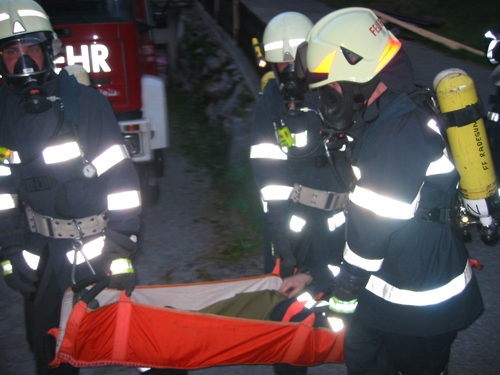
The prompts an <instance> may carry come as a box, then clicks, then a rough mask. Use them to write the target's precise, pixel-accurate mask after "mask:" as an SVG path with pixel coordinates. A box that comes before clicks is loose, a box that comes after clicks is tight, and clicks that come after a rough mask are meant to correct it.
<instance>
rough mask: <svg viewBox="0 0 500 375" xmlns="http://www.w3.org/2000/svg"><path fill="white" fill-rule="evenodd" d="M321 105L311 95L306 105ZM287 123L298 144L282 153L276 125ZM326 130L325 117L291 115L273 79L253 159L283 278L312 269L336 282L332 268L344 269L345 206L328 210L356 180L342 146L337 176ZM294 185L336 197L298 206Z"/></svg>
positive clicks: (261, 108)
mask: <svg viewBox="0 0 500 375" xmlns="http://www.w3.org/2000/svg"><path fill="white" fill-rule="evenodd" d="M315 102H317V93H315V92H311V93H307V94H306V101H305V106H306V107H309V108H311V109H314V110H315V109H316V108H317V105H316V104H315ZM281 121H283V123H284V124H285V125H286V126H287V127H288V129H289V130H290V133H291V135H292V136H293V138H294V139H295V143H294V145H293V146H291V147H286V148H281V149H280V147H279V142H278V139H277V134H276V129H275V128H274V126H273V122H274V123H277V124H279V123H280V122H281ZM321 126H322V122H321V120H320V118H319V116H318V115H317V114H316V113H314V112H313V111H311V112H308V113H302V114H301V115H299V116H296V117H290V116H288V115H287V114H285V104H284V101H283V97H282V94H281V93H280V92H279V89H278V86H277V84H276V81H275V80H270V81H269V82H268V84H267V85H266V88H265V90H264V93H263V95H262V97H261V98H259V100H258V102H257V105H256V108H255V112H254V120H253V127H252V132H251V155H250V157H251V163H252V167H253V171H254V176H255V181H256V183H257V186H258V188H259V190H260V192H261V198H262V201H263V205H264V212H265V216H266V222H267V226H268V227H267V228H266V229H267V231H268V233H269V238H270V241H271V242H272V245H273V247H274V253H275V256H276V257H280V259H281V262H282V265H283V264H285V265H286V266H285V267H282V276H288V275H289V273H290V272H291V270H292V269H293V268H294V267H296V268H299V269H302V270H303V271H304V270H306V269H307V270H308V271H309V272H310V273H311V275H312V276H313V277H314V279H315V281H317V282H320V281H322V280H327V279H329V278H330V277H331V273H330V271H328V268H327V265H328V264H332V265H333V264H337V265H338V264H339V262H340V260H341V257H342V249H343V247H344V225H343V223H344V221H345V220H344V215H343V207H340V206H338V205H337V206H336V207H334V208H333V209H330V208H331V206H329V207H328V208H326V207H325V206H326V205H328V204H330V203H331V202H332V199H333V197H334V196H335V195H337V194H338V193H346V192H347V190H348V186H349V183H350V179H351V176H352V172H351V168H350V165H349V164H348V162H347V160H346V158H345V155H344V154H343V153H342V152H339V151H337V150H336V149H337V148H338V147H340V146H339V145H334V147H331V151H330V152H331V154H332V162H333V163H334V165H335V169H334V170H335V173H334V170H333V169H332V167H331V166H330V164H329V162H328V160H327V157H326V155H325V148H324V145H323V140H324V139H325V138H326V137H325V134H322V133H321ZM294 185H295V189H296V190H297V186H298V189H299V190H300V187H302V194H303V196H305V194H306V193H305V192H304V191H305V188H309V189H312V190H309V193H310V194H312V195H314V194H316V192H318V194H320V195H321V194H326V193H327V192H330V193H331V194H330V195H329V197H330V198H331V199H330V202H324V201H321V203H320V202H319V200H318V204H317V205H316V206H315V205H314V203H311V202H305V201H304V202H302V203H300V202H294V201H293V200H292V199H291V198H290V194H291V193H292V191H293V190H294ZM311 192H313V193H311ZM319 192H322V193H319ZM345 197H346V195H345ZM313 200H314V199H313V198H311V201H313ZM296 224H297V225H296ZM302 225H303V226H302ZM301 226H302V227H301ZM285 269H286V270H285ZM287 272H288V274H287Z"/></svg>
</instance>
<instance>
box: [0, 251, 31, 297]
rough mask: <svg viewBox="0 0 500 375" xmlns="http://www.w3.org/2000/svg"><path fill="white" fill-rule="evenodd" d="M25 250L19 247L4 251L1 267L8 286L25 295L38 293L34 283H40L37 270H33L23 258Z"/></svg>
mask: <svg viewBox="0 0 500 375" xmlns="http://www.w3.org/2000/svg"><path fill="white" fill-rule="evenodd" d="M22 252H23V249H22V248H21V247H19V246H13V247H9V248H7V249H2V252H1V254H2V257H1V259H2V261H1V263H0V264H1V266H2V268H3V276H4V278H5V282H6V283H7V285H8V286H9V287H10V288H11V289H14V290H16V291H18V292H21V293H23V294H28V293H34V292H35V291H36V288H35V285H34V283H35V282H36V281H38V277H37V276H36V272H35V270H33V269H31V268H30V266H28V264H27V263H26V260H25V259H24V256H23V253H22Z"/></svg>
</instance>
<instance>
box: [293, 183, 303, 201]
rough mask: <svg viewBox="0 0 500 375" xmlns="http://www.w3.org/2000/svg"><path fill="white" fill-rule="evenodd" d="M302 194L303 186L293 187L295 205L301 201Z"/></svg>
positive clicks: (296, 185) (295, 185)
mask: <svg viewBox="0 0 500 375" xmlns="http://www.w3.org/2000/svg"><path fill="white" fill-rule="evenodd" d="M301 193H302V185H299V184H294V185H293V191H292V197H291V198H292V201H294V202H295V203H297V202H299V201H300V194H301Z"/></svg>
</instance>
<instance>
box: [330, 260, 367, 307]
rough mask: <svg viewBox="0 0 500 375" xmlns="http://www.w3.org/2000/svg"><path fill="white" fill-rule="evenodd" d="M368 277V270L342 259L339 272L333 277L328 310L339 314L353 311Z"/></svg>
mask: <svg viewBox="0 0 500 375" xmlns="http://www.w3.org/2000/svg"><path fill="white" fill-rule="evenodd" d="M369 277H370V273H369V272H367V271H365V270H363V269H361V268H358V267H356V266H353V265H350V264H349V263H347V262H346V261H344V262H343V263H342V265H341V266H340V272H339V274H338V275H337V276H336V277H335V284H334V286H333V288H332V291H331V294H330V300H329V305H330V306H329V307H330V310H331V311H334V312H336V313H341V314H352V313H354V311H355V310H356V306H357V305H358V296H359V294H360V293H361V292H362V291H363V289H364V288H365V285H366V283H367V282H368V278H369Z"/></svg>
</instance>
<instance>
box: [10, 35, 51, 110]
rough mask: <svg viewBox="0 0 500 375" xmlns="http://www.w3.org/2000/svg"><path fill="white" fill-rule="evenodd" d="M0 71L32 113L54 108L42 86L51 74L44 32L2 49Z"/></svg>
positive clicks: (11, 41) (14, 41)
mask: <svg viewBox="0 0 500 375" xmlns="http://www.w3.org/2000/svg"><path fill="white" fill-rule="evenodd" d="M0 71H1V73H2V77H3V79H4V81H5V83H6V84H7V85H9V86H10V87H12V88H13V89H14V90H16V91H18V92H20V93H21V96H22V98H23V105H24V108H25V110H26V111H27V112H29V113H35V114H36V113H41V112H44V111H46V110H48V109H49V108H51V105H52V103H51V101H50V100H49V99H48V98H47V93H46V92H45V90H44V88H43V87H42V85H43V84H44V83H45V82H46V80H47V77H48V75H49V73H50V54H49V51H48V44H47V38H46V36H45V34H44V33H43V32H37V33H32V34H28V35H24V36H22V37H20V38H15V39H10V40H8V41H7V42H5V43H4V44H3V45H2V46H0Z"/></svg>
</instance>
